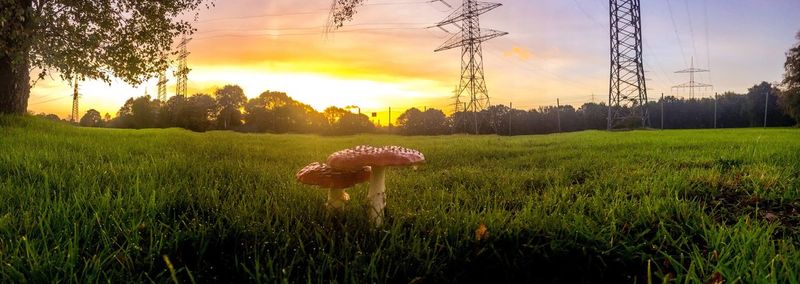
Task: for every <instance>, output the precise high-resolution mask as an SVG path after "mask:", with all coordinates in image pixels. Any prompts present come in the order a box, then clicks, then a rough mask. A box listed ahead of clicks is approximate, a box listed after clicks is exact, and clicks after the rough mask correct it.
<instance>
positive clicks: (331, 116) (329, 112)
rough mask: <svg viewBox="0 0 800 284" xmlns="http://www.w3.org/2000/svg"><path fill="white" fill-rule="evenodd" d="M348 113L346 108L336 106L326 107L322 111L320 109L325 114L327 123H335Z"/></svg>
mask: <svg viewBox="0 0 800 284" xmlns="http://www.w3.org/2000/svg"><path fill="white" fill-rule="evenodd" d="M349 113H350V112H349V111H347V110H346V109H343V108H338V107H335V106H332V107H328V108H326V109H325V110H324V111H322V114H323V115H324V116H325V119H326V120H328V124H329V125H334V124H336V123H337V122H339V120H340V119H342V118H343V117H345V116H346V115H347V114H349Z"/></svg>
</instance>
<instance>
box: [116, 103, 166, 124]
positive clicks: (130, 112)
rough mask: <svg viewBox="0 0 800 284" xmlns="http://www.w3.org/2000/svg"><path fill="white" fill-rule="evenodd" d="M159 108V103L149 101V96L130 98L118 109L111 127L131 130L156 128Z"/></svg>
mask: <svg viewBox="0 0 800 284" xmlns="http://www.w3.org/2000/svg"><path fill="white" fill-rule="evenodd" d="M159 108H160V104H159V102H158V101H157V100H151V99H150V96H143V97H138V98H135V99H134V98H130V99H128V100H127V101H126V102H125V105H123V106H122V108H120V109H119V112H118V113H117V121H116V122H115V123H114V124H113V125H115V126H116V127H120V128H133V129H142V128H153V127H156V126H157V125H156V121H157V120H156V118H157V117H158V111H159Z"/></svg>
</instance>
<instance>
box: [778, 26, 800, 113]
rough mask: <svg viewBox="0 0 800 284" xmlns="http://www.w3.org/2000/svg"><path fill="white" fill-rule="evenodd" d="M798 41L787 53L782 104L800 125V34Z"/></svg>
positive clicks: (798, 34) (799, 33)
mask: <svg viewBox="0 0 800 284" xmlns="http://www.w3.org/2000/svg"><path fill="white" fill-rule="evenodd" d="M797 40H798V43H797V44H795V46H794V47H792V49H790V50H789V52H787V53H786V64H785V65H784V66H785V68H786V73H785V74H784V76H783V85H784V86H785V87H786V90H785V91H784V92H783V95H782V102H783V106H784V107H785V108H786V111H787V113H788V114H789V115H791V116H792V117H793V118H794V119H795V121H798V123H800V32H798V33H797Z"/></svg>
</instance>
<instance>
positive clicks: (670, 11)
mask: <svg viewBox="0 0 800 284" xmlns="http://www.w3.org/2000/svg"><path fill="white" fill-rule="evenodd" d="M667 10H668V11H669V18H670V20H671V21H672V29H673V30H674V31H675V38H677V39H678V47H679V48H680V49H681V58H683V64H686V63H687V61H686V51H684V50H683V41H682V40H681V35H680V33H678V24H677V23H676V22H675V15H674V14H673V13H672V4H670V3H669V0H667Z"/></svg>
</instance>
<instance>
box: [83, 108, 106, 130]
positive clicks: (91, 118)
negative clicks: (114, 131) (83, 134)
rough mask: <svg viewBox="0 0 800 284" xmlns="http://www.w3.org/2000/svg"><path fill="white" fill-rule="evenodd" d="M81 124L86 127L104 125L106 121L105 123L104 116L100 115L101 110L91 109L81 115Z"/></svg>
mask: <svg viewBox="0 0 800 284" xmlns="http://www.w3.org/2000/svg"><path fill="white" fill-rule="evenodd" d="M80 125H81V126H85V127H103V126H104V125H105V123H103V118H102V117H101V116H100V112H99V111H97V110H95V109H90V110H89V111H87V112H86V114H84V115H83V117H81V122H80Z"/></svg>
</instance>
